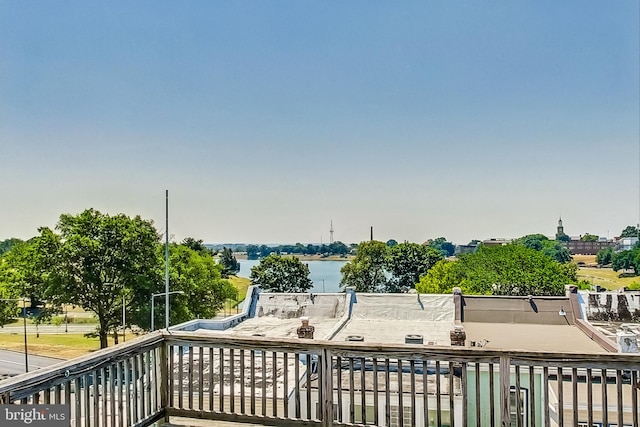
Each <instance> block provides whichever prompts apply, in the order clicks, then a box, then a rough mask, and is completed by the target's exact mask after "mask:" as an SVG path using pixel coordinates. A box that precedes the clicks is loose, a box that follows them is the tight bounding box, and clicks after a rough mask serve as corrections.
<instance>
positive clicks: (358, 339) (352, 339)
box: [344, 335, 364, 342]
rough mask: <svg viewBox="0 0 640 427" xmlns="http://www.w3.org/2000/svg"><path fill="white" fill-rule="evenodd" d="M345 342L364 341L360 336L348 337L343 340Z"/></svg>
mask: <svg viewBox="0 0 640 427" xmlns="http://www.w3.org/2000/svg"><path fill="white" fill-rule="evenodd" d="M344 340H345V341H360V342H362V341H364V337H363V336H362V335H349V336H347V338H345V339H344Z"/></svg>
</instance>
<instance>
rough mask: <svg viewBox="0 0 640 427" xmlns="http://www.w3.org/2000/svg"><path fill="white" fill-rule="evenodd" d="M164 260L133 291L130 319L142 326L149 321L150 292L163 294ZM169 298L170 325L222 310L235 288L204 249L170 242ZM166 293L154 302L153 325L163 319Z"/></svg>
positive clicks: (159, 252) (161, 249)
mask: <svg viewBox="0 0 640 427" xmlns="http://www.w3.org/2000/svg"><path fill="white" fill-rule="evenodd" d="M156 251H157V257H158V258H160V257H161V256H164V247H162V246H160V245H158V246H157V249H156ZM162 264H163V263H159V265H158V267H159V268H158V269H157V270H156V272H155V274H154V280H151V281H148V282H146V284H147V285H150V287H147V286H139V287H137V288H136V289H135V290H134V295H133V299H134V303H133V304H132V306H133V307H134V310H133V311H132V313H131V316H130V317H131V320H132V321H133V322H135V324H136V325H138V326H139V327H141V328H143V329H149V327H150V320H151V313H150V311H151V306H150V300H149V298H150V295H151V294H152V293H153V294H161V293H164V290H165V282H164V280H163V279H159V278H160V277H164V266H163V265H162ZM169 289H170V292H176V291H178V292H182V293H181V294H173V295H171V296H170V298H169V304H170V309H169V312H170V319H169V320H170V321H169V323H170V324H176V323H181V322H186V321H188V320H192V319H196V318H212V317H215V315H216V313H217V312H218V311H220V309H222V307H223V306H224V303H225V301H226V300H227V299H235V298H236V297H237V290H236V289H235V288H234V287H233V286H232V285H231V284H230V283H229V281H227V280H223V279H222V266H221V265H219V264H218V263H217V262H216V260H215V259H214V258H213V257H211V256H210V255H209V254H208V253H207V252H202V251H195V250H193V249H191V248H190V247H188V246H185V245H182V244H181V245H176V244H171V245H169ZM165 300H166V298H165V296H164V295H159V296H158V297H156V298H155V301H154V317H155V319H154V323H155V325H156V327H157V326H158V325H162V327H164V324H165V323H166V322H165V319H166V318H165V312H166V309H165V307H166V306H165Z"/></svg>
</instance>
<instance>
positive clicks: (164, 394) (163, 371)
mask: <svg viewBox="0 0 640 427" xmlns="http://www.w3.org/2000/svg"><path fill="white" fill-rule="evenodd" d="M168 348H169V344H168V343H167V341H165V340H163V341H162V343H161V344H160V361H159V362H160V407H161V408H162V410H163V411H164V420H165V422H169V411H168V409H169V357H168V356H169V353H168ZM171 369H173V367H172V368H171Z"/></svg>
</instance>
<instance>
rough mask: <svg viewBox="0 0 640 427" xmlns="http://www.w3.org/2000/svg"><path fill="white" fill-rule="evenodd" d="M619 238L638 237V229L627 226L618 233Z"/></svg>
mask: <svg viewBox="0 0 640 427" xmlns="http://www.w3.org/2000/svg"><path fill="white" fill-rule="evenodd" d="M620 237H638V228H637V227H635V226H633V225H627V226H626V227H625V229H624V230H622V232H621V233H620Z"/></svg>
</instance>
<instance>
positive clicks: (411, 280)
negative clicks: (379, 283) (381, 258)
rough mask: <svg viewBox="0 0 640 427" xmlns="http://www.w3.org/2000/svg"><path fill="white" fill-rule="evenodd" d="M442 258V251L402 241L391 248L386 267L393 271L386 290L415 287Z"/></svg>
mask: <svg viewBox="0 0 640 427" xmlns="http://www.w3.org/2000/svg"><path fill="white" fill-rule="evenodd" d="M441 259H442V254H441V253H440V251H438V250H436V249H434V248H431V247H429V246H424V245H419V244H417V243H408V242H404V243H400V244H398V245H395V246H392V247H390V248H389V255H388V256H387V261H386V269H387V271H388V272H389V273H391V275H392V277H391V280H388V281H387V285H386V292H406V291H408V290H409V289H413V288H414V287H415V285H416V283H418V282H419V281H420V277H421V276H422V275H424V274H425V273H426V272H427V271H429V269H430V268H431V267H433V266H434V265H435V264H436V263H437V262H438V261H440V260H441Z"/></svg>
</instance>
